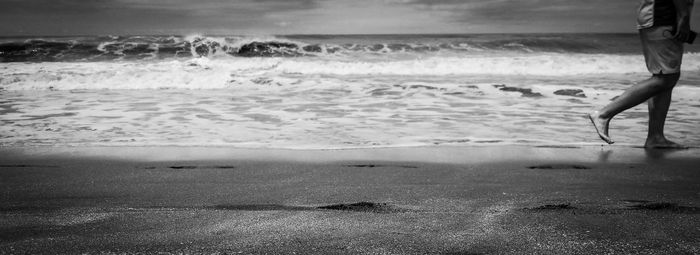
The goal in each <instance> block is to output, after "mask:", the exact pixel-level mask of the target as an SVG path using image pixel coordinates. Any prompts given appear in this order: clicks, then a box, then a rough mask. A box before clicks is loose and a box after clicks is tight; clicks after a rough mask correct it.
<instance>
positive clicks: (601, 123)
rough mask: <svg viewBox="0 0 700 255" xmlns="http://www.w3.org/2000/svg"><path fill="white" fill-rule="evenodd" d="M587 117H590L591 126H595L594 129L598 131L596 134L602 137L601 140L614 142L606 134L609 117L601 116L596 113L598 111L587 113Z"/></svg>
mask: <svg viewBox="0 0 700 255" xmlns="http://www.w3.org/2000/svg"><path fill="white" fill-rule="evenodd" d="M588 119H590V120H591V122H592V123H593V127H595V131H596V132H598V136H600V139H603V141H605V142H606V143H608V144H613V143H615V142H614V141H613V140H612V139H610V136H609V135H608V126H609V124H610V119H603V118H601V117H600V114H598V111H595V112H592V113H589V114H588Z"/></svg>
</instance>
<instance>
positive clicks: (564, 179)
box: [0, 145, 700, 254]
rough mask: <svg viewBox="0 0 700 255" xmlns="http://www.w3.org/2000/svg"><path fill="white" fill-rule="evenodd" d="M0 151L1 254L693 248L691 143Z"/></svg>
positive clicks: (699, 200)
mask: <svg viewBox="0 0 700 255" xmlns="http://www.w3.org/2000/svg"><path fill="white" fill-rule="evenodd" d="M0 150H2V151H1V152H2V155H3V157H0V182H1V184H2V185H0V187H2V188H1V189H2V190H1V191H0V192H1V193H0V194H2V195H1V196H0V200H2V202H1V203H0V204H1V205H2V207H1V208H0V214H2V217H0V221H1V222H0V226H1V227H0V253H3V254H15V253H31V254H56V253H61V254H77V253H88V254H135V253H139V254H144V253H145V254H156V253H166V254H295V253H296V254H603V253H605V254H696V253H698V252H700V242H699V241H698V240H700V238H699V237H700V227H699V226H700V192H699V190H700V171H698V165H700V157H699V155H700V151H698V149H697V148H693V149H689V150H682V151H662V150H657V151H650V150H644V149H641V148H634V147H622V146H617V147H610V146H605V147H599V146H581V147H577V146H516V145H513V146H472V147H457V146H455V147H412V148H375V149H348V150H274V149H233V148H225V147H223V148H222V147H218V148H217V147H132V148H130V147H94V148H79V147H27V148H20V147H14V148H11V147H5V148H2V149H0Z"/></svg>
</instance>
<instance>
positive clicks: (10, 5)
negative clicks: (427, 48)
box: [0, 0, 700, 36]
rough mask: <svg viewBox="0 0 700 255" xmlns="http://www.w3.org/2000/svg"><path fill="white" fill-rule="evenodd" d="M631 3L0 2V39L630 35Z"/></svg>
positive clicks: (336, 0) (590, 0) (557, 0)
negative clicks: (59, 37)
mask: <svg viewBox="0 0 700 255" xmlns="http://www.w3.org/2000/svg"><path fill="white" fill-rule="evenodd" d="M637 3H638V1H637V0H586V1H581V0H0V6H1V7H2V8H0V35H3V36H14V35H105V34H110V35H135V34H176V35H188V34H217V35H224V34H225V35H234V34H235V35H270V34H273V35H274V34H423V33H585V32H623V33H624V32H629V33H634V32H635V24H636V16H635V12H636V7H637ZM695 16H698V15H695ZM693 24H694V25H695V27H700V19H698V17H695V18H694V19H693Z"/></svg>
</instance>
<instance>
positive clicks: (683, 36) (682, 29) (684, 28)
mask: <svg viewBox="0 0 700 255" xmlns="http://www.w3.org/2000/svg"><path fill="white" fill-rule="evenodd" d="M689 38H690V19H689V18H683V19H681V20H680V21H679V22H678V26H677V27H676V33H675V34H674V35H673V39H676V40H678V41H681V42H687V41H688V39H689Z"/></svg>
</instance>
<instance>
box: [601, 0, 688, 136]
mask: <svg viewBox="0 0 700 255" xmlns="http://www.w3.org/2000/svg"><path fill="white" fill-rule="evenodd" d="M693 4H694V0H640V4H639V9H638V16H637V28H638V30H639V36H640V39H641V42H642V49H643V52H644V59H645V61H646V65H647V69H648V70H649V72H651V74H652V76H651V77H650V78H649V79H646V80H644V81H641V82H639V83H637V84H636V85H634V86H632V87H630V88H629V89H627V90H625V92H624V93H623V94H622V95H620V96H619V97H618V98H616V99H615V100H613V101H612V102H610V103H609V104H608V105H606V106H605V107H603V108H602V109H600V110H597V111H593V112H592V113H590V114H588V118H589V119H590V120H591V122H592V123H593V126H594V127H595V129H596V131H597V132H598V135H599V136H600V138H601V139H603V140H604V141H605V142H607V143H608V144H613V143H614V142H613V140H612V139H611V138H610V134H609V128H610V120H612V119H613V117H615V116H616V115H617V114H619V113H621V112H623V111H625V110H627V109H629V108H632V107H634V106H637V105H639V104H641V103H643V102H644V101H647V103H648V105H649V130H648V134H647V139H646V142H645V143H644V147H645V148H666V149H682V148H686V147H685V146H683V145H680V144H678V143H675V142H672V141H670V140H668V139H666V136H665V135H664V124H665V122H666V115H667V113H668V109H669V107H670V105H671V94H672V91H673V88H674V87H675V86H676V83H677V82H678V78H679V77H680V73H681V62H682V59H683V43H686V42H689V43H692V40H693V39H694V37H695V34H694V32H692V31H691V30H690V14H691V10H692V8H693Z"/></svg>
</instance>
